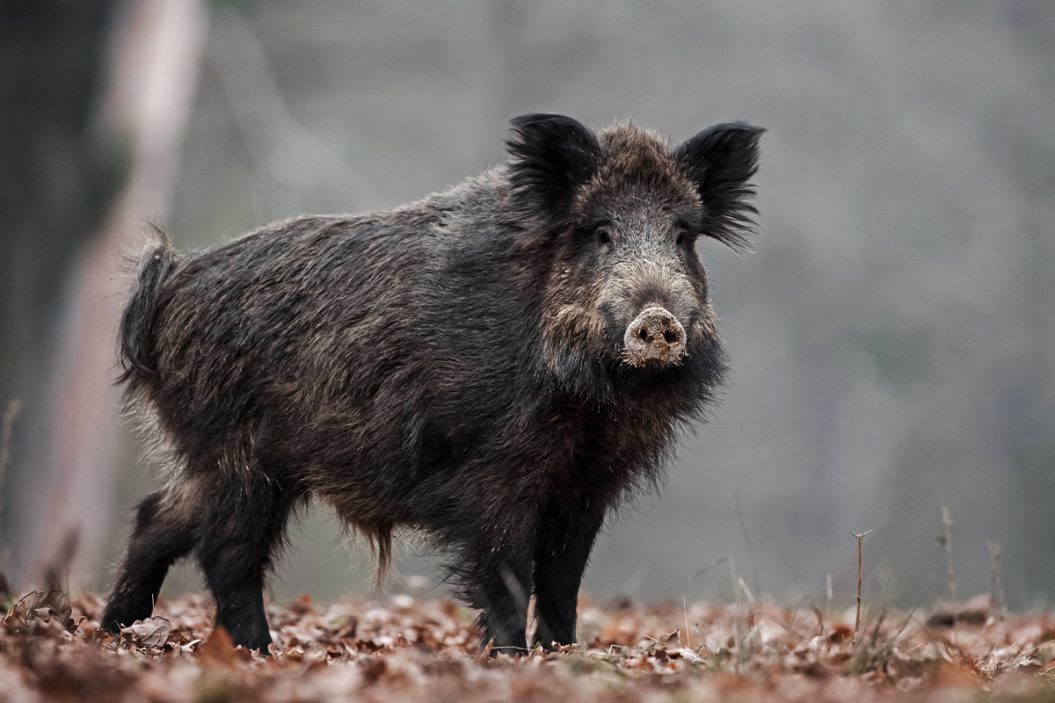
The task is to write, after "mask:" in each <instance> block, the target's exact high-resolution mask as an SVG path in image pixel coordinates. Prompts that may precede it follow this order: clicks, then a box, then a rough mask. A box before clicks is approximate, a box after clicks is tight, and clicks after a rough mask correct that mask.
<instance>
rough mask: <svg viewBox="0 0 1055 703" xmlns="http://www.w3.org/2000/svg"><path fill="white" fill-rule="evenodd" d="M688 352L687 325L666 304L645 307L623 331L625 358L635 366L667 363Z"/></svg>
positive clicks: (663, 364)
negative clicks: (686, 344)
mask: <svg viewBox="0 0 1055 703" xmlns="http://www.w3.org/2000/svg"><path fill="white" fill-rule="evenodd" d="M684 355H685V328H684V327H682V326H681V323H680V322H678V320H677V318H676V317H674V315H672V314H671V313H670V312H669V311H668V310H667V309H666V308H661V307H650V308H645V309H644V310H642V311H641V314H640V315H638V316H637V317H636V318H634V321H633V322H631V323H630V325H629V326H628V327H627V328H626V334H625V335H623V359H624V361H626V363H628V364H630V365H631V366H649V365H656V366H666V365H668V364H672V363H675V362H677V361H678V360H679V359H681V357H683V356H684Z"/></svg>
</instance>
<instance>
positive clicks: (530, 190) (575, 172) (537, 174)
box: [506, 114, 601, 220]
mask: <svg viewBox="0 0 1055 703" xmlns="http://www.w3.org/2000/svg"><path fill="white" fill-rule="evenodd" d="M510 122H511V124H512V125H513V134H512V135H511V136H510V138H509V139H507V140H506V146H507V147H508V149H509V154H510V156H511V157H512V158H511V160H510V167H509V180H510V185H511V186H512V189H513V201H514V203H515V206H516V208H517V209H518V210H519V211H520V212H521V213H522V214H523V215H525V216H526V217H529V218H532V219H541V220H546V219H553V220H560V219H561V218H562V217H564V216H565V215H566V214H567V212H568V208H569V207H570V206H571V203H572V201H573V199H574V198H575V191H576V190H577V189H578V188H579V187H580V186H581V185H583V184H584V183H586V181H587V180H589V179H590V177H591V176H592V175H593V174H594V171H595V170H596V169H597V160H598V157H599V155H600V151H601V147H600V145H599V144H598V143H597V137H596V135H594V133H593V132H592V131H591V130H590V129H589V128H587V127H585V126H584V125H583V124H581V123H580V122H577V121H576V120H573V119H572V118H570V117H565V116H563V115H544V114H530V115H521V116H520V117H514V118H513V119H512V120H510Z"/></svg>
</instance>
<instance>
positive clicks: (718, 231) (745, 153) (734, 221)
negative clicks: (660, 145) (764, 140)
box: [674, 122, 765, 249]
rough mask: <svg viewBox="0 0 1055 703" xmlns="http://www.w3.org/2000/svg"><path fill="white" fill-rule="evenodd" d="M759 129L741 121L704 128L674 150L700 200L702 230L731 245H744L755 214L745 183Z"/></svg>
mask: <svg viewBox="0 0 1055 703" xmlns="http://www.w3.org/2000/svg"><path fill="white" fill-rule="evenodd" d="M764 131H765V130H764V129H761V128H760V127H752V126H751V125H749V124H746V123H744V122H729V123H725V124H716V125H714V126H713V127H708V128H707V129H705V130H703V131H702V132H700V133H699V134H697V135H696V136H695V137H691V138H690V139H687V140H686V141H685V143H684V144H682V145H681V146H679V147H678V149H677V151H675V152H674V158H675V159H676V160H677V161H678V163H679V164H681V167H682V169H684V171H685V174H686V175H687V176H688V177H689V179H690V180H691V181H692V182H693V185H695V186H696V192H697V193H699V195H700V200H702V201H703V209H704V216H705V221H704V229H705V231H704V234H706V235H708V236H711V237H714V238H715V239H717V240H718V241H720V242H722V243H724V244H727V245H729V246H731V247H733V248H734V249H741V248H746V247H747V246H748V240H747V237H746V236H745V232H746V233H747V234H749V233H750V230H751V228H752V226H753V225H754V215H755V214H756V213H757V210H755V206H754V205H752V204H751V199H752V198H754V195H755V188H754V186H753V185H751V183H749V181H750V180H751V177H752V176H753V175H755V171H757V170H758V141H759V139H761V137H762V133H763V132H764Z"/></svg>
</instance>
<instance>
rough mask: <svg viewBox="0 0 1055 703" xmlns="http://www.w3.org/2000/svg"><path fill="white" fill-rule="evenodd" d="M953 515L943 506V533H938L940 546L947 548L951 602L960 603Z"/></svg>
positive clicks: (946, 560) (946, 558)
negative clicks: (954, 548) (953, 556)
mask: <svg viewBox="0 0 1055 703" xmlns="http://www.w3.org/2000/svg"><path fill="white" fill-rule="evenodd" d="M952 524H953V523H952V513H951V512H950V511H949V506H947V505H943V506H941V532H939V533H938V544H940V545H941V546H942V547H944V548H945V565H946V566H945V570H946V571H945V572H946V576H947V578H948V581H949V600H950V601H952V602H953V603H956V602H958V599H957V597H956V569H955V568H953V564H952Z"/></svg>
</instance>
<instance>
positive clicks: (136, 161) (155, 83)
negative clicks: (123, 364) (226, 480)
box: [4, 0, 206, 584]
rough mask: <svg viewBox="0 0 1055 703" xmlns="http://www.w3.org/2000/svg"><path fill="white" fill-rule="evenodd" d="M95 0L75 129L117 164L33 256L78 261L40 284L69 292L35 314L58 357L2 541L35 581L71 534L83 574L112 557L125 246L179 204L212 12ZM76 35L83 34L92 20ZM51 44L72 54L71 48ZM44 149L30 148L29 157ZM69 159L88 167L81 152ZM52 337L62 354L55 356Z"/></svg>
mask: <svg viewBox="0 0 1055 703" xmlns="http://www.w3.org/2000/svg"><path fill="white" fill-rule="evenodd" d="M53 4H57V5H59V6H63V5H66V4H67V3H53ZM70 4H71V5H73V4H74V3H70ZM96 4H97V5H99V18H98V19H99V21H98V23H97V25H95V26H94V27H93V40H92V41H91V42H90V43H92V45H93V46H94V47H95V53H94V54H93V59H95V61H94V62H93V64H92V65H90V66H84V67H83V69H84V70H83V73H79V74H78V76H77V79H76V80H74V81H72V83H73V84H74V86H75V87H78V88H82V87H83V86H91V87H92V88H93V89H94V91H95V94H94V95H93V96H85V98H84V100H85V103H86V109H84V110H83V111H82V113H81V114H80V116H79V122H77V123H76V124H69V125H65V127H66V129H67V130H69V131H70V133H71V134H72V135H73V138H74V139H77V140H80V142H81V143H82V147H81V148H82V149H85V150H88V151H89V152H91V153H96V152H99V153H102V154H104V155H106V157H104V158H102V159H101V160H102V162H103V164H105V165H109V164H114V163H116V164H118V166H117V167H111V169H112V172H113V175H111V176H110V186H109V187H108V188H107V189H106V190H105V192H103V193H94V194H93V196H92V197H87V200H89V201H90V205H91V206H92V207H93V208H94V209H91V208H86V209H89V210H90V211H91V212H90V215H91V216H90V217H82V218H80V219H72V218H71V220H70V221H68V222H65V223H64V226H63V228H62V229H63V231H64V232H65V233H66V234H65V238H63V237H62V235H57V237H56V241H55V242H54V245H53V246H51V247H40V248H37V249H36V250H34V252H33V257H31V258H34V257H35V260H38V261H47V260H49V259H52V258H55V257H56V256H58V257H59V258H65V259H66V266H67V267H68V268H67V269H66V271H67V273H65V274H63V273H62V268H63V267H62V266H58V267H56V269H55V270H54V271H52V272H51V274H50V275H48V276H45V277H44V279H43V283H42V284H41V285H42V288H44V289H45V290H47V291H49V292H51V293H52V294H53V295H54V291H56V290H60V291H61V296H60V297H59V298H58V299H57V300H55V299H54V298H53V299H52V304H51V306H50V307H49V308H47V309H45V310H43V311H41V313H42V315H41V317H42V319H41V320H40V322H39V323H38V324H39V325H41V326H43V327H46V329H42V330H39V331H38V333H37V339H36V344H35V345H29V346H27V347H25V348H23V349H26V348H31V349H33V350H35V352H37V355H38V357H39V356H43V357H44V358H45V359H47V360H49V363H48V366H49V367H50V369H49V370H48V373H47V375H46V377H44V376H43V374H40V373H39V372H38V373H37V374H36V378H35V386H34V387H29V388H25V387H23V388H21V389H18V388H17V384H16V385H15V388H16V390H18V391H20V392H21V393H27V394H28V395H29V396H30V397H29V400H31V401H32V402H33V403H34V404H35V405H36V408H35V412H33V413H32V414H31V415H30V417H29V426H28V427H27V428H26V429H25V431H24V432H23V436H24V437H25V436H26V435H28V438H29V444H28V446H26V447H21V449H23V451H21V452H18V453H17V454H16V461H15V463H14V465H13V467H12V472H11V477H10V480H9V482H8V486H7V489H6V490H5V494H6V495H7V496H18V498H19V501H18V504H19V505H18V509H16V510H12V514H11V516H10V518H8V519H7V520H6V521H5V527H6V529H5V530H4V540H5V544H6V545H7V546H8V547H9V549H10V550H11V555H12V557H13V566H15V567H16V568H19V567H20V571H21V573H22V576H23V577H24V579H26V580H28V581H29V582H31V583H34V584H35V583H39V582H40V580H41V579H42V576H43V572H44V571H45V570H46V566H47V565H48V564H49V563H50V562H52V561H54V560H55V558H56V555H60V554H61V552H62V550H63V549H64V546H67V545H68V544H69V540H70V539H71V536H74V537H76V538H77V539H79V545H80V546H79V550H78V552H77V558H76V559H75V561H74V563H73V564H71V565H69V567H70V569H71V572H72V575H73V576H74V579H75V581H76V580H77V579H78V577H79V576H81V575H83V574H85V573H89V572H91V571H92V570H94V569H95V568H96V567H97V566H98V565H99V563H100V562H101V560H102V559H103V558H104V554H103V552H104V549H103V547H104V545H103V544H102V541H103V539H104V538H105V535H106V530H107V528H108V526H109V523H110V513H111V511H112V497H113V494H114V479H115V466H114V463H115V462H114V458H115V454H116V451H115V450H116V445H117V438H118V436H119V433H118V414H119V409H120V400H119V390H118V389H117V388H115V387H114V386H113V378H114V364H115V355H114V350H115V348H116V347H115V342H114V336H113V335H114V329H115V327H116V323H117V319H118V317H119V315H120V305H121V302H122V300H123V297H124V294H125V287H126V284H125V280H126V276H125V275H124V274H125V273H127V271H125V270H124V269H125V268H126V267H124V266H123V265H122V255H123V254H128V253H133V254H134V253H135V251H136V250H137V249H138V246H137V243H138V242H139V241H140V234H139V233H140V231H141V230H142V226H143V224H144V222H145V221H146V219H147V218H149V219H153V220H158V221H161V220H163V218H164V217H165V216H166V214H167V212H168V209H169V203H170V200H171V196H172V192H173V188H174V185H175V182H176V175H177V172H178V165H179V154H180V148H181V144H182V138H183V135H184V132H185V129H186V123H187V120H188V117H189V114H190V109H191V107H192V105H193V101H194V96H195V94H196V86H197V81H198V74H199V69H200V64H201V55H202V45H203V41H204V35H205V25H206V21H205V19H206V18H205V10H204V7H203V4H202V3H201V2H200V1H198V0H127V1H126V2H120V3H114V2H101V3H96ZM60 9H61V8H60ZM31 14H32V13H31V12H29V11H27V12H25V15H26V16H29V15H31ZM59 14H61V13H59ZM32 19H33V20H34V23H33V27H32V31H29V32H26V33H27V34H28V35H30V36H31V37H32V38H34V39H36V40H38V41H40V40H41V38H42V37H43V38H45V39H46V38H49V37H54V38H55V42H56V44H59V45H61V43H62V41H63V39H64V38H65V39H68V37H64V36H63V33H61V32H56V30H55V27H54V26H53V25H52V24H50V22H51V21H52V20H54V17H52V16H48V17H44V18H32ZM37 20H39V21H37ZM68 31H69V33H70V35H72V36H74V37H80V32H81V31H84V27H83V25H75V26H71V27H69V30H68ZM56 34H57V35H58V36H55V35H56ZM53 48H54V49H55V50H56V51H61V46H57V47H53ZM45 53H46V52H45ZM67 61H71V62H72V63H73V64H76V63H77V62H76V61H75V60H71V59H67ZM64 66H65V67H66V68H67V70H71V71H72V70H74V68H73V67H71V66H69V65H66V64H64ZM26 68H27V69H31V68H32V67H29V66H27V67H26ZM28 73H29V75H30V76H32V75H33V72H32V70H30V71H29V72H28ZM37 77H38V78H39V76H37ZM26 80H27V81H28V80H31V79H30V78H26ZM37 109H39V110H42V111H44V110H53V111H54V112H55V113H57V114H59V115H60V116H64V115H65V114H66V112H65V110H66V108H64V107H61V106H55V105H53V104H51V103H49V102H48V101H47V100H44V101H43V104H42V105H41V106H40V107H39V108H37ZM27 131H29V132H30V133H32V131H33V130H32V129H29V130H27ZM43 158H45V157H43V156H41V155H40V154H39V153H31V154H28V155H27V159H26V160H27V162H29V163H36V162H39V160H40V159H43ZM69 161H70V162H72V163H73V164H75V165H83V163H84V159H82V158H76V157H74V158H70V159H69ZM63 166H64V164H60V165H58V166H56V168H58V169H60V170H61V169H62V168H63ZM65 177H66V179H67V180H68V181H69V182H68V183H66V184H65V186H66V187H67V188H69V189H71V190H74V191H78V192H80V191H82V190H85V189H91V188H98V187H99V186H98V182H99V180H100V176H99V175H98V173H97V171H96V170H92V169H89V168H87V167H86V166H85V167H84V168H83V170H82V171H78V170H76V169H74V170H73V172H72V173H66V174H65ZM26 207H27V208H28V207H30V206H29V204H28V203H27V206H26ZM62 207H63V203H62V202H61V201H59V202H55V201H54V200H51V201H48V200H46V199H45V198H43V197H40V198H37V199H36V200H35V202H34V203H33V207H32V209H29V210H28V211H27V212H26V213H25V222H26V231H27V232H29V233H32V232H33V230H34V224H35V223H36V222H39V221H41V220H45V219H47V218H48V217H49V215H51V214H52V213H53V211H54V210H57V209H59V210H60V209H62ZM26 238H27V239H31V238H32V234H29V235H27V237H26ZM71 252H72V254H73V256H71V254H70V253H71ZM71 259H72V260H71ZM44 265H45V264H41V266H42V267H43V266H44ZM60 281H62V283H61V284H60V283H59V282H60ZM9 285H11V284H9ZM9 290H10V288H9ZM16 290H17V289H16ZM49 313H50V314H49ZM56 323H57V324H56ZM49 343H50V346H51V347H52V349H53V350H54V352H53V353H47V348H46V347H47V346H48V345H49ZM23 353H24V351H23ZM5 368H6V367H5ZM42 377H43V378H44V380H43V381H42V380H41V379H42ZM18 448H19V447H18V445H16V449H18ZM8 502H9V503H10V502H12V501H8ZM60 566H64V565H60Z"/></svg>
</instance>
